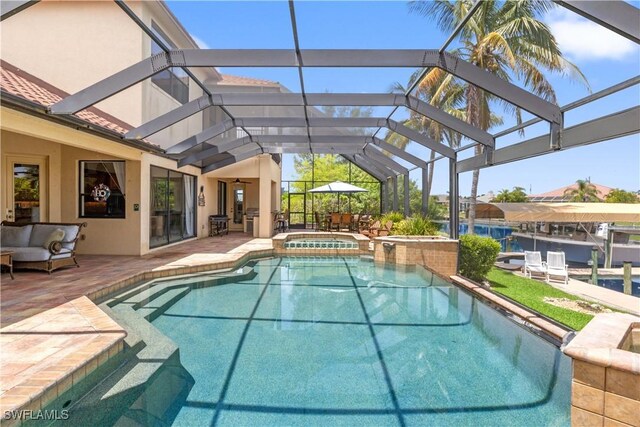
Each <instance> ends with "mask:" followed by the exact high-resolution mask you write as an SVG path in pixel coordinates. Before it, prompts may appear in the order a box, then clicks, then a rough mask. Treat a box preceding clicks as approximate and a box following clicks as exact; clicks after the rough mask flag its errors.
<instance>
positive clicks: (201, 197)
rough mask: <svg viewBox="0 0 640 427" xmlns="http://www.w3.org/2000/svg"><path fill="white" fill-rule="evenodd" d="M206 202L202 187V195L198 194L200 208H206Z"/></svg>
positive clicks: (202, 187)
mask: <svg viewBox="0 0 640 427" xmlns="http://www.w3.org/2000/svg"><path fill="white" fill-rule="evenodd" d="M205 204H206V202H205V200H204V185H201V186H200V194H198V206H205Z"/></svg>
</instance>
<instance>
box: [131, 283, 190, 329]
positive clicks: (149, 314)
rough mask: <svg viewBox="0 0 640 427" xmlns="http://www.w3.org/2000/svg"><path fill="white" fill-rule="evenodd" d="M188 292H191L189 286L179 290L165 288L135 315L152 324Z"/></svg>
mask: <svg viewBox="0 0 640 427" xmlns="http://www.w3.org/2000/svg"><path fill="white" fill-rule="evenodd" d="M189 292H191V287H189V286H185V287H181V288H165V289H163V290H162V291H161V295H160V296H158V297H156V298H153V300H151V301H147V302H145V303H144V304H143V305H142V306H141V307H140V308H138V309H137V310H136V313H138V314H139V315H141V316H142V317H144V318H145V319H147V320H148V321H149V322H152V321H153V320H155V319H156V318H157V317H158V316H160V315H161V314H162V313H164V312H165V311H166V310H167V309H168V308H169V307H171V306H172V305H173V304H175V303H176V302H177V301H178V300H180V299H181V298H182V297H183V296H185V295H186V294H188V293H189Z"/></svg>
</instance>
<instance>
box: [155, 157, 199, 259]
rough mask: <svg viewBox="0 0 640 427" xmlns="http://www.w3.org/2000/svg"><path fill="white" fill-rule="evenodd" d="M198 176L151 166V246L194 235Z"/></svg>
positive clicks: (177, 240)
mask: <svg viewBox="0 0 640 427" xmlns="http://www.w3.org/2000/svg"><path fill="white" fill-rule="evenodd" d="M195 198H196V178H195V177H194V176H191V175H186V174H183V173H180V172H175V171H170V170H167V169H163V168H159V167H157V166H151V209H150V210H149V215H150V218H149V247H151V248H155V247H158V246H162V245H166V244H169V243H174V242H179V241H181V240H184V239H187V238H190V237H194V236H195V231H196V230H195V228H196V227H195V225H196V209H195Z"/></svg>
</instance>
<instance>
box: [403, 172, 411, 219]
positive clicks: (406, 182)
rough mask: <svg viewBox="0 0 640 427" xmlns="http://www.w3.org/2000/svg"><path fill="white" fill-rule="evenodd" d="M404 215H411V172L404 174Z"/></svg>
mask: <svg viewBox="0 0 640 427" xmlns="http://www.w3.org/2000/svg"><path fill="white" fill-rule="evenodd" d="M403 180H404V216H411V200H410V199H409V173H407V174H406V175H404V178H403Z"/></svg>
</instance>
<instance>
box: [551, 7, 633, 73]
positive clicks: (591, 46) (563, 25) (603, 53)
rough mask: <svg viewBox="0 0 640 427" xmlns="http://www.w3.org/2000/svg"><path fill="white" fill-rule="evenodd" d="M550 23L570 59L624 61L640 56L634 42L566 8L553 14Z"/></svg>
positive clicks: (558, 9)
mask: <svg viewBox="0 0 640 427" xmlns="http://www.w3.org/2000/svg"><path fill="white" fill-rule="evenodd" d="M546 21H547V24H548V25H549V27H550V28H551V32H552V33H553V35H554V36H555V37H556V40H557V41H558V44H559V45H560V49H561V50H562V53H563V54H565V55H567V56H569V57H570V58H573V59H582V60H586V61H588V60H600V59H613V60H620V59H624V58H625V57H627V56H630V55H632V54H636V55H637V54H638V48H637V46H636V45H635V44H634V43H633V42H632V41H630V40H627V39H625V38H624V37H622V36H620V35H618V34H616V33H614V32H613V31H611V30H608V29H606V28H604V27H602V26H600V25H598V24H596V23H595V22H591V21H589V20H587V19H585V18H583V17H581V16H579V15H577V14H576V13H574V12H571V11H569V10H567V9H564V8H562V7H561V8H557V9H554V10H553V11H551V12H550V13H549V15H547V17H546Z"/></svg>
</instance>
